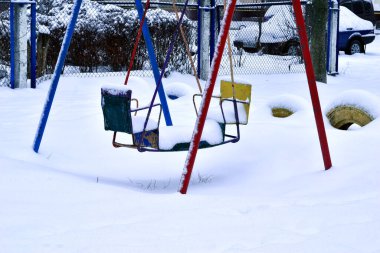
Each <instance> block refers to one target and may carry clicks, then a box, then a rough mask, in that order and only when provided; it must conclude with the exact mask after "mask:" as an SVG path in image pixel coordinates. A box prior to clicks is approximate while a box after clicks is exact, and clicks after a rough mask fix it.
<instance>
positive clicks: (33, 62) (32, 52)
mask: <svg viewBox="0 0 380 253" xmlns="http://www.w3.org/2000/svg"><path fill="white" fill-rule="evenodd" d="M36 20H37V15H36V3H32V4H31V21H30V86H31V88H32V89H35V88H36V65H37V64H36V60H37V55H36V54H37V49H36Z"/></svg>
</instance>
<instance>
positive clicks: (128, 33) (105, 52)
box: [0, 0, 194, 73]
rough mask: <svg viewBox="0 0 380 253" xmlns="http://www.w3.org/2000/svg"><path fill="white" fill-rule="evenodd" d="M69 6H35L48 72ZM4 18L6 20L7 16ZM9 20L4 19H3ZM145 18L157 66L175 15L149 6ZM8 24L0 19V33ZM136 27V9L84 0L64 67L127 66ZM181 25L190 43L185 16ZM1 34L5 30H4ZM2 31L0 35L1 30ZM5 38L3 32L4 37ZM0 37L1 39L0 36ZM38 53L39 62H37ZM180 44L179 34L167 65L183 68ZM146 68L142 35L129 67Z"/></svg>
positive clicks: (57, 1)
mask: <svg viewBox="0 0 380 253" xmlns="http://www.w3.org/2000/svg"><path fill="white" fill-rule="evenodd" d="M72 6H73V1H72V0H39V1H38V5H37V12H38V14H37V30H38V33H39V36H40V37H41V36H45V37H46V36H47V37H48V40H46V39H45V40H42V39H41V40H39V42H40V43H42V41H45V43H46V45H42V46H41V48H43V47H47V50H48V51H47V54H46V56H43V58H46V59H45V61H46V68H47V71H43V72H44V73H49V72H52V70H53V69H54V65H55V62H56V59H57V57H58V54H59V51H60V47H61V44H62V40H63V37H64V33H65V31H66V27H67V25H68V23H69V20H70V14H71V10H72ZM4 16H5V20H6V21H8V20H9V17H6V15H4ZM8 22H9V21H8ZM147 22H148V26H149V29H150V33H151V36H152V41H153V44H154V47H155V52H156V55H157V60H158V64H159V66H162V65H163V62H164V59H165V55H166V50H167V48H168V46H169V43H170V41H171V37H172V35H173V33H174V31H175V28H176V25H177V20H176V17H175V14H174V13H170V12H167V11H165V10H162V9H151V10H149V11H148V14H147ZM6 25H7V24H5V25H4V24H3V25H2V24H1V23H0V33H2V30H3V29H4V27H6ZM138 27H139V19H138V15H137V11H136V10H134V9H129V10H128V9H123V8H121V7H118V6H115V5H101V4H99V3H97V2H93V1H90V0H84V1H83V3H82V7H81V10H80V14H79V17H78V21H77V24H76V28H75V32H74V35H73V38H72V42H71V45H70V49H69V53H68V55H67V59H66V65H70V66H78V67H79V69H80V71H82V72H96V71H97V69H98V68H99V67H103V66H108V67H110V68H111V70H112V71H120V70H123V69H125V68H126V66H128V62H129V58H130V56H131V53H132V49H133V45H134V42H135V38H136V37H137V31H138ZM183 27H184V29H185V31H186V33H187V35H188V39H189V41H190V43H193V42H194V41H192V40H191V36H190V33H191V29H192V28H193V27H192V24H191V22H190V21H189V20H188V19H186V18H185V19H184V22H183ZM4 33H5V34H6V33H8V32H4ZM0 35H1V34H0ZM3 37H4V36H3ZM0 38H1V37H0ZM41 56H42V54H40V57H39V58H38V62H39V64H40V62H42V59H41ZM187 63H188V59H187V56H186V51H185V47H184V45H183V42H182V40H181V39H180V37H178V39H177V42H176V46H175V48H174V51H173V53H172V57H171V61H170V63H169V68H170V69H176V70H178V71H184V70H185V68H186V67H187V66H188V64H187ZM146 66H149V58H148V55H147V50H146V48H145V43H144V40H143V38H142V40H141V41H140V44H139V49H138V54H137V57H136V59H135V63H134V66H133V67H134V69H143V68H145V67H146Z"/></svg>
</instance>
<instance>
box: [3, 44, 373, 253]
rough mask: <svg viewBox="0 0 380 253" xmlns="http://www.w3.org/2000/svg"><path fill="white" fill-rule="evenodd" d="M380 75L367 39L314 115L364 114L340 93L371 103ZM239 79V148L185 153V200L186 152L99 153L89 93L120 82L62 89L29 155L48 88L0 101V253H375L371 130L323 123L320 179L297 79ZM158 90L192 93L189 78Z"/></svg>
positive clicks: (181, 104)
mask: <svg viewBox="0 0 380 253" xmlns="http://www.w3.org/2000/svg"><path fill="white" fill-rule="evenodd" d="M379 65H380V40H379V39H376V40H375V41H374V42H373V43H372V44H371V45H369V46H368V47H367V51H366V54H357V55H353V56H346V55H340V62H339V67H340V69H339V73H340V74H339V75H338V76H335V77H332V76H329V77H328V84H322V83H318V90H319V97H320V100H321V107H322V110H323V111H324V112H325V110H326V108H327V107H328V106H329V105H330V104H331V103H333V102H334V99H335V98H336V97H337V96H339V95H340V94H344V92H345V91H351V92H352V93H351V94H352V96H355V94H356V95H358V97H362V98H363V99H361V100H360V101H358V102H359V103H363V104H364V103H366V101H365V100H366V99H367V98H368V97H369V96H367V95H364V97H363V96H362V95H363V94H362V93H361V92H357V91H352V90H364V91H366V92H368V93H370V94H372V96H375V97H377V98H379V97H380V89H379V83H380V82H379V80H380V72H379V70H378V68H379ZM220 78H226V77H222V76H221V77H220ZM238 78H240V79H242V80H246V81H248V82H249V83H252V103H251V112H250V113H251V115H250V122H249V124H248V125H247V126H242V127H241V129H240V130H241V137H242V138H241V140H240V141H239V142H238V143H236V144H228V145H223V146H218V147H215V148H212V149H204V150H200V151H199V152H198V155H197V159H196V161H195V167H194V171H193V176H192V180H191V182H190V186H189V190H188V194H187V195H181V194H179V193H178V191H177V190H178V185H179V181H180V178H181V173H182V169H183V166H184V163H185V159H186V155H187V153H186V152H176V153H147V152H145V153H138V152H137V151H136V150H133V149H123V148H118V149H115V148H113V147H112V145H111V140H112V132H110V131H104V128H103V127H104V126H103V118H102V111H101V106H100V88H101V87H102V85H104V84H107V83H120V84H122V83H123V80H124V77H122V76H120V77H103V78H95V77H94V78H75V77H62V78H61V81H60V84H59V87H58V89H57V93H56V96H55V100H54V103H53V106H52V110H51V114H50V117H49V120H48V123H47V126H46V131H45V135H44V137H43V140H42V144H41V148H40V152H39V153H38V154H36V153H34V152H33V151H32V142H33V139H34V135H35V131H36V129H37V126H38V122H39V119H40V115H41V112H42V108H43V105H44V102H45V99H46V95H47V92H48V90H49V84H50V83H49V82H45V83H42V84H41V85H39V86H38V88H37V89H34V90H33V89H16V90H11V89H9V88H5V87H0V117H1V121H0V175H1V176H0V203H1V208H0V235H1V236H0V246H1V247H0V251H1V252H6V253H20V252H28V253H51V252H54V253H68V252H69V253H71V252H91V253H98V252H101V253H103V252H104V253H105V252H107V253H108V252H113V253H122V252H165V253H167V252H233V253H235V252H255V253H278V252H281V253H287V252H289V253H297V252H299V253H305V252H308V253H313V252H318V253H320V252H324V253H340V252H344V253H351V252H354V253H357V252H360V253H375V252H380V240H379V238H380V212H379V210H380V187H379V182H380V166H379V162H378V157H379V148H380V131H379V130H380V120H379V119H378V118H377V119H375V120H374V121H372V122H371V123H370V124H368V125H367V126H365V127H362V128H357V129H353V130H348V131H342V130H338V129H335V128H333V127H331V126H330V125H329V123H328V121H327V120H326V118H325V126H326V131H327V137H328V141H329V147H330V153H331V158H332V163H333V167H332V168H331V169H330V170H328V171H325V170H324V167H323V160H322V155H321V150H320V145H319V142H318V134H317V129H316V124H315V122H314V116H313V110H312V108H311V106H310V104H311V102H310V94H309V90H308V85H307V80H306V75H305V74H304V73H300V74H287V75H276V74H273V75H246V76H238ZM142 79H143V80H144V81H143V82H137V83H138V84H141V85H138V84H137V83H133V82H131V83H130V84H129V85H131V87H130V88H131V89H132V90H133V95H134V96H137V97H139V98H140V100H141V104H142V105H145V104H148V103H149V101H150V98H151V95H152V93H153V89H154V87H155V85H154V81H153V79H152V78H142ZM135 80H137V79H135ZM171 82H184V83H186V84H188V85H191V86H192V87H194V89H195V90H196V87H197V86H196V82H195V80H194V78H193V77H191V76H189V75H181V74H178V73H174V74H173V75H171V76H170V77H169V78H167V79H165V80H164V85H165V84H166V83H171ZM218 82H219V81H218ZM217 84H218V83H217ZM203 85H204V84H203ZM217 88H218V87H217ZM215 93H218V91H215ZM289 94H291V95H292V96H295V99H293V98H292V97H290V96H288V95H289ZM282 95H286V96H287V98H289V104H290V105H291V106H292V105H293V104H295V103H297V102H294V101H301V100H302V101H303V100H305V101H307V103H308V104H309V107H307V106H301V109H302V110H301V111H299V113H298V112H297V113H295V114H294V115H293V116H292V117H288V118H284V119H280V118H274V117H272V116H271V112H270V107H269V106H268V105H269V104H270V102H271V101H273V100H276V98H278V97H280V96H282ZM290 100H292V102H290ZM168 103H169V106H170V110H171V113H172V118H173V123H174V125H188V124H189V125H191V124H194V122H195V113H194V109H193V105H192V101H191V97H190V96H183V97H180V98H179V99H177V100H168ZM301 104H302V103H301ZM161 124H164V120H161ZM232 130H233V129H232Z"/></svg>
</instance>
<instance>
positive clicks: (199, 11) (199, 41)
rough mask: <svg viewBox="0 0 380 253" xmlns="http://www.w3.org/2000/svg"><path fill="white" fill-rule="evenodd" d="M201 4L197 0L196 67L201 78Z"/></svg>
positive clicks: (199, 0) (200, 0)
mask: <svg viewBox="0 0 380 253" xmlns="http://www.w3.org/2000/svg"><path fill="white" fill-rule="evenodd" d="M201 6H202V0H198V27H197V33H198V34H197V35H198V36H197V48H198V50H197V59H198V61H197V69H198V78H201V40H202V35H201V32H202V31H201V29H202V15H201V14H202V13H201V8H200V7H201Z"/></svg>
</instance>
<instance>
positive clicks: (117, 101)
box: [101, 86, 132, 134]
mask: <svg viewBox="0 0 380 253" xmlns="http://www.w3.org/2000/svg"><path fill="white" fill-rule="evenodd" d="M101 95H102V109H103V116H104V128H105V130H110V131H114V132H124V133H128V134H132V118H131V113H130V110H131V97H132V91H131V90H129V89H127V88H124V87H123V88H122V89H121V88H120V86H118V87H117V88H114V87H113V86H103V87H102V89H101Z"/></svg>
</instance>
